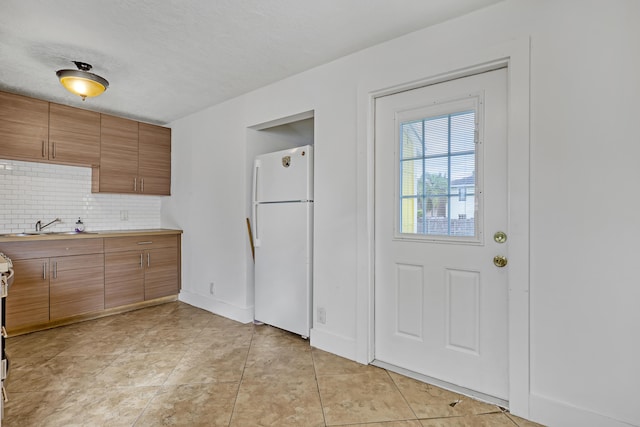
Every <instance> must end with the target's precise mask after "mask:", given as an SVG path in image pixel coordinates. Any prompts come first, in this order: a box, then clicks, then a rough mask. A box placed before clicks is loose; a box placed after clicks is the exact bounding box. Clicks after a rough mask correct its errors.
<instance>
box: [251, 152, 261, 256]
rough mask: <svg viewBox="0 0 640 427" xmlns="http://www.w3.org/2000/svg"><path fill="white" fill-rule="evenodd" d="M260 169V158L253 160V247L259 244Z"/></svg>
mask: <svg viewBox="0 0 640 427" xmlns="http://www.w3.org/2000/svg"><path fill="white" fill-rule="evenodd" d="M259 171H260V160H254V162H253V195H252V203H251V204H252V206H253V247H255V248H257V247H258V246H260V236H259V234H258V173H259Z"/></svg>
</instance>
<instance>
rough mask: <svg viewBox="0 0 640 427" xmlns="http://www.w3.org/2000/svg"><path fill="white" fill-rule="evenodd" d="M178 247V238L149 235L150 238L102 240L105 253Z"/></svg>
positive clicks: (172, 235) (175, 236)
mask: <svg viewBox="0 0 640 427" xmlns="http://www.w3.org/2000/svg"><path fill="white" fill-rule="evenodd" d="M177 245H178V236H177V235H175V234H168V235H151V236H131V237H114V238H106V239H104V251H105V252H121V251H136V250H146V249H157V248H171V247H176V246H177Z"/></svg>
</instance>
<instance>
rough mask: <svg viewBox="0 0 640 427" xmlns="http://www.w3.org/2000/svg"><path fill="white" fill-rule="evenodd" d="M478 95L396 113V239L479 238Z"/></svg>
mask: <svg viewBox="0 0 640 427" xmlns="http://www.w3.org/2000/svg"><path fill="white" fill-rule="evenodd" d="M479 104H480V99H479V97H477V96H476V97H474V98H473V99H472V100H469V99H466V100H464V101H462V102H461V101H454V102H447V103H440V104H438V105H436V106H434V107H430V108H429V109H427V110H426V111H425V109H421V110H420V111H409V112H403V113H399V114H398V115H397V123H398V130H399V132H398V145H399V147H398V150H397V152H398V153H399V156H398V157H399V159H398V160H399V162H398V166H399V170H398V175H397V176H398V177H399V198H398V204H397V206H398V210H399V211H398V221H397V225H398V227H399V233H396V235H397V237H400V238H402V237H405V238H407V237H408V238H416V237H418V238H420V237H426V238H429V239H430V240H433V239H434V238H435V239H437V240H456V239H460V238H463V239H464V240H466V241H468V240H469V239H477V238H478V235H479V232H478V231H479V230H478V224H479V221H478V217H479V215H478V213H479V206H480V203H479V202H480V200H479V195H480V193H481V190H480V187H479V184H480V183H479V180H478V166H479V164H478V163H479V162H478V159H479V155H478V154H479V153H478V148H479V144H478V140H479V126H478V123H479V120H478V115H479V114H478V106H479Z"/></svg>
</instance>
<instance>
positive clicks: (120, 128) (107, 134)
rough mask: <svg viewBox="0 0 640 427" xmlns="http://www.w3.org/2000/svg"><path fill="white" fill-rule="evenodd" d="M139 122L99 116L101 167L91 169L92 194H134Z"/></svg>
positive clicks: (103, 115) (136, 174)
mask: <svg viewBox="0 0 640 427" xmlns="http://www.w3.org/2000/svg"><path fill="white" fill-rule="evenodd" d="M137 180H138V122H136V121H133V120H127V119H123V118H120V117H113V116H109V115H106V114H102V118H101V125H100V166H99V168H94V170H93V178H92V187H93V188H92V191H93V192H96V193H97V192H105V193H137V186H138V185H137V184H138V183H137Z"/></svg>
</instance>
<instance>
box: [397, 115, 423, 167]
mask: <svg viewBox="0 0 640 427" xmlns="http://www.w3.org/2000/svg"><path fill="white" fill-rule="evenodd" d="M400 136H401V138H402V139H401V141H402V148H401V150H402V157H401V158H402V159H416V158H418V159H419V158H421V157H422V120H420V121H418V122H412V123H403V124H402V125H401V127H400Z"/></svg>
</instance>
